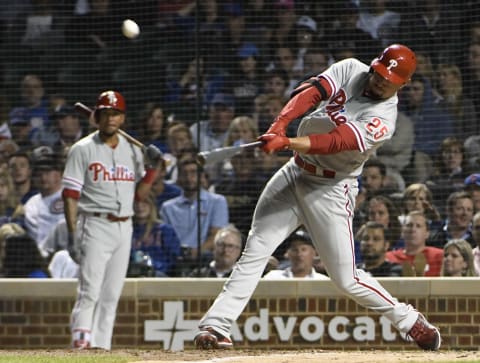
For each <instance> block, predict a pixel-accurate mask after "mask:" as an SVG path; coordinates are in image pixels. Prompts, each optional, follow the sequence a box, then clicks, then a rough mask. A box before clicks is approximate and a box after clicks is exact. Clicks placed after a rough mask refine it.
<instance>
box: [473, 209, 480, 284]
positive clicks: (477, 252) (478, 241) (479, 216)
mask: <svg viewBox="0 0 480 363" xmlns="http://www.w3.org/2000/svg"><path fill="white" fill-rule="evenodd" d="M472 235H473V240H474V241H475V244H474V248H473V263H474V267H475V272H476V274H477V275H478V276H480V212H477V213H475V215H474V216H473V221H472Z"/></svg>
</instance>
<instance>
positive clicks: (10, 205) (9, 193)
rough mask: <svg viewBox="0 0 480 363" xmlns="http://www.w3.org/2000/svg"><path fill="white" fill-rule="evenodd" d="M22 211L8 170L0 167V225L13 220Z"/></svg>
mask: <svg viewBox="0 0 480 363" xmlns="http://www.w3.org/2000/svg"><path fill="white" fill-rule="evenodd" d="M22 212H23V211H22V208H21V205H20V204H19V202H18V200H17V197H16V195H15V187H14V184H13V180H12V177H11V175H10V173H9V171H8V170H4V169H0V225H3V224H5V223H9V222H12V221H15V217H16V216H17V215H19V214H21V213H22Z"/></svg>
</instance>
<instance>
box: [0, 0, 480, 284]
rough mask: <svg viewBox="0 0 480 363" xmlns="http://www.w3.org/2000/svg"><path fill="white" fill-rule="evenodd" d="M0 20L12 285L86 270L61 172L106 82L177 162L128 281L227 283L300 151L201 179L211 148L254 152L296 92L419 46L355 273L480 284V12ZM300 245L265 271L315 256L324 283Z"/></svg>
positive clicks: (150, 206)
mask: <svg viewBox="0 0 480 363" xmlns="http://www.w3.org/2000/svg"><path fill="white" fill-rule="evenodd" d="M132 4H135V5H132ZM7 7H8V8H9V9H8V11H7V9H6V8H7ZM197 11H198V14H197ZM126 17H133V18H135V19H136V20H137V21H138V22H139V24H141V27H142V34H141V35H140V37H139V38H138V39H135V40H127V39H125V38H122V36H121V33H120V32H119V31H118V29H119V26H118V24H119V22H120V23H121V20H122V19H124V18H126ZM0 19H1V27H2V32H1V34H2V35H1V39H0V42H1V43H2V47H1V48H2V50H1V52H2V56H1V57H0V58H1V61H0V63H1V69H2V73H3V87H2V88H3V92H1V93H0V116H1V119H0V271H1V275H2V276H3V277H43V278H44V277H76V276H77V273H78V269H77V268H76V265H75V262H73V260H71V258H70V256H69V255H68V253H66V251H65V248H66V243H67V231H66V227H65V218H64V214H63V201H62V197H61V192H62V171H63V167H64V162H65V157H66V155H67V153H68V150H69V147H70V146H71V145H72V144H73V143H75V142H76V141H78V140H79V139H81V138H82V137H83V136H85V135H87V134H89V133H90V132H92V131H94V130H95V124H94V123H93V122H92V121H91V120H88V119H85V118H84V117H83V116H81V115H79V114H78V113H76V112H75V109H74V108H73V104H74V102H76V101H78V100H85V102H89V101H92V99H91V98H92V97H94V96H95V95H96V94H98V91H99V90H102V89H108V88H112V89H115V90H118V91H120V92H122V94H123V95H124V96H125V98H126V100H127V107H128V108H129V116H128V122H127V131H128V132H129V133H131V134H132V135H134V136H135V137H137V138H138V139H139V140H141V141H142V142H144V143H145V144H154V145H156V146H157V147H158V148H159V149H160V150H162V152H163V153H164V157H165V162H164V163H163V164H162V165H161V166H160V169H161V170H160V172H159V174H158V177H157V180H155V182H154V187H153V188H152V191H153V194H152V196H151V198H150V199H149V200H148V201H145V202H142V203H138V204H136V205H135V213H136V214H135V216H134V234H133V241H132V253H131V263H130V268H129V271H128V276H131V277H134V276H156V277H182V276H183V277H185V276H218V277H224V276H228V274H229V272H230V271H231V268H232V265H233V263H234V261H235V259H237V258H238V257H239V255H240V251H241V247H242V241H244V239H245V236H246V235H247V233H248V230H249V227H250V222H251V217H252V214H253V209H254V207H255V204H256V201H257V198H258V196H259V194H260V192H261V190H262V188H263V185H264V184H265V183H266V181H267V180H268V179H269V178H270V177H271V176H272V175H273V173H274V172H275V171H276V170H277V169H278V168H279V167H280V166H281V165H282V164H283V163H284V162H285V161H286V160H287V159H289V158H290V157H291V156H292V155H291V152H289V151H283V152H279V153H277V154H272V155H267V154H264V153H262V152H261V151H260V150H250V151H247V152H244V153H242V154H239V155H236V156H234V157H232V158H231V159H229V160H225V161H224V162H219V163H216V164H213V165H208V166H206V167H205V168H204V169H203V168H202V169H201V170H200V172H199V173H197V168H198V165H197V164H196V163H195V156H196V154H197V152H199V151H205V150H210V149H213V148H216V147H220V146H231V145H239V144H242V143H247V142H251V141H254V140H255V139H256V137H257V136H258V135H259V134H262V133H263V132H264V131H265V130H266V129H267V128H268V125H269V124H270V123H271V122H272V121H273V119H274V118H275V116H276V115H277V113H278V112H279V111H280V110H281V108H282V107H283V106H284V105H285V103H286V102H287V101H288V99H289V96H290V93H291V91H292V90H293V89H294V88H295V87H296V85H297V84H298V83H299V82H301V81H302V80H305V79H307V78H309V77H310V76H312V75H316V74H319V73H320V72H322V71H323V70H324V69H326V68H327V67H328V66H329V64H331V63H333V62H336V61H338V60H341V59H344V58H349V57H354V58H358V59H360V60H362V61H364V62H366V63H368V62H370V60H371V59H373V58H374V57H375V56H377V55H378V53H379V52H380V51H381V50H382V49H383V48H384V46H386V45H388V44H392V43H404V44H407V45H408V46H409V47H411V48H412V49H413V50H414V51H415V52H416V54H417V58H418V67H417V72H416V73H415V75H414V76H413V78H412V80H411V82H410V83H409V84H407V85H406V86H405V87H404V88H403V89H402V90H401V91H400V93H399V106H398V110H399V113H398V118H397V131H396V133H395V134H394V136H393V138H392V139H391V140H389V141H388V142H387V143H386V144H384V145H383V146H382V148H381V149H380V150H379V152H378V153H377V155H376V156H375V157H373V158H371V159H370V160H369V161H368V162H367V163H366V165H365V168H364V171H363V174H362V176H361V178H360V180H359V181H360V185H361V188H360V192H359V194H358V196H357V201H356V210H355V218H354V232H355V235H356V241H355V242H356V258H357V263H358V266H359V268H362V269H365V271H367V272H369V273H371V274H372V275H375V276H479V275H480V87H479V84H480V11H479V9H478V4H476V1H462V2H458V3H457V2H450V1H442V0H405V1H400V0H391V1H386V0H385V1H380V0H377V1H366V0H356V1H355V0H352V1H337V2H333V4H332V2H328V3H327V2H326V1H313V0H311V1H308V0H304V1H302V0H264V1H248V0H243V1H242V0H232V1H229V0H205V1H200V2H199V6H198V8H197V3H196V2H195V1H188V0H178V1H171V2H164V1H115V2H113V1H112V0H110V1H109V0H103V1H88V0H77V1H73V0H72V1H65V2H55V1H49V0H32V1H28V0H24V1H15V2H14V4H10V3H9V4H7V3H4V4H2V5H1V6H0ZM195 19H198V21H199V23H198V24H196V22H195ZM195 39H196V40H197V43H196V44H195ZM196 45H197V46H198V48H197V51H195V49H196ZM295 129H296V127H295V122H293V123H292V130H295ZM197 184H199V185H200V189H199V190H200V197H201V200H202V204H201V206H200V208H201V214H202V215H204V216H205V218H202V224H201V226H200V233H199V234H198V233H197V223H196V221H195V220H192V224H191V225H190V224H188V223H186V222H185V221H186V220H190V219H188V218H185V216H187V214H186V213H192V209H189V210H188V211H187V210H186V209H185V207H184V206H185V205H186V204H187V205H188V206H190V205H191V206H193V207H194V208H198V206H197V204H196V201H197V193H198V189H197ZM182 206H183V207H182ZM195 213H196V210H195ZM296 233H297V234H298V231H297V232H296ZM197 235H200V236H201V241H200V244H199V243H198V241H197ZM292 240H295V238H293V237H292V238H289V239H287V240H286V241H285V242H284V243H283V244H282V245H281V246H280V247H279V248H278V249H277V251H275V253H274V254H273V255H272V257H271V263H269V265H268V268H267V269H266V270H265V274H269V272H270V271H272V270H273V271H277V272H276V274H277V275H278V276H287V275H288V274H287V273H282V272H278V270H280V269H282V270H284V271H287V272H289V273H290V275H292V276H293V274H292V272H291V271H292V266H291V263H293V262H291V261H294V263H300V262H302V261H303V262H305V261H304V260H303V259H308V260H309V261H310V262H309V264H308V268H307V271H308V273H309V274H310V273H311V275H312V276H319V275H316V274H320V273H321V274H324V275H321V276H326V275H328V271H325V270H323V269H322V264H321V261H318V260H317V261H313V268H314V269H315V271H311V268H312V267H311V266H312V260H314V258H313V256H312V253H311V252H312V251H311V250H310V249H309V245H310V244H309V243H308V238H306V239H305V240H303V243H298V244H299V245H301V248H300V247H298V246H297V245H295V246H293V247H292V246H290V242H292ZM297 242H298V241H297ZM199 245H201V250H200V251H201V256H200V258H199V256H198V253H199V251H198V247H199ZM294 247H295V249H294ZM303 250H305V252H302V251H303ZM292 251H294V252H292ZM294 254H295V258H294V257H292V256H293V255H294ZM297 255H298V256H297ZM232 256H233V260H232ZM300 260H301V261H300ZM199 261H200V266H199V265H198V263H199ZM299 261H300V262H299ZM294 270H295V268H294ZM272 275H273V276H274V275H275V273H273V274H272V273H270V274H269V276H270V277H269V278H272V277H271V276H272ZM282 278H283V277H282Z"/></svg>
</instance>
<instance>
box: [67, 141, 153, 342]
mask: <svg viewBox="0 0 480 363" xmlns="http://www.w3.org/2000/svg"><path fill="white" fill-rule="evenodd" d="M118 138H119V142H118V144H117V145H116V147H114V148H112V147H110V146H108V145H106V144H104V143H103V142H102V141H101V140H100V137H99V134H98V132H95V133H93V134H91V135H89V136H87V137H85V138H83V139H82V140H80V141H78V142H77V143H76V144H74V145H73V146H72V148H71V149H70V151H69V154H68V157H67V163H66V166H65V171H64V176H63V184H64V186H65V188H67V189H70V190H76V191H78V192H80V199H79V201H78V219H77V229H76V240H77V241H78V242H79V243H80V249H81V251H82V255H83V258H82V261H81V263H80V271H79V286H78V295H77V301H76V303H75V306H74V308H73V311H72V322H71V325H72V326H71V328H72V334H73V340H74V341H75V340H76V339H77V335H78V336H80V335H82V334H85V335H86V336H88V339H87V340H89V341H90V343H91V346H92V347H99V348H103V349H110V347H111V340H112V332H113V325H114V321H115V314H116V308H117V303H118V300H119V298H120V294H121V292H122V287H123V283H124V277H125V276H126V272H127V268H128V261H129V257H130V249H131V240H132V231H133V228H132V220H131V218H124V219H122V220H116V221H113V220H111V219H110V218H109V217H108V214H110V215H113V216H116V217H130V216H132V215H133V213H134V212H133V203H134V196H135V189H136V183H137V182H138V181H139V180H140V179H141V177H142V176H143V174H144V166H143V154H142V153H141V151H140V149H139V148H137V147H133V146H132V145H131V144H130V143H128V141H127V140H126V139H125V138H124V137H123V136H121V135H118Z"/></svg>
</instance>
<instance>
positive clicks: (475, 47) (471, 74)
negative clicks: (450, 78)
mask: <svg viewBox="0 0 480 363" xmlns="http://www.w3.org/2000/svg"><path fill="white" fill-rule="evenodd" d="M477 27H478V29H480V23H479V24H477ZM472 38H473V37H472ZM467 51H468V63H467V67H466V69H465V71H464V72H463V79H464V91H465V92H464V94H465V95H466V96H467V97H468V98H470V99H471V100H472V102H473V104H474V106H475V114H476V120H477V122H479V120H480V90H479V87H478V85H479V84H480V40H478V42H477V43H474V42H472V43H470V45H469V46H468V49H467Z"/></svg>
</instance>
